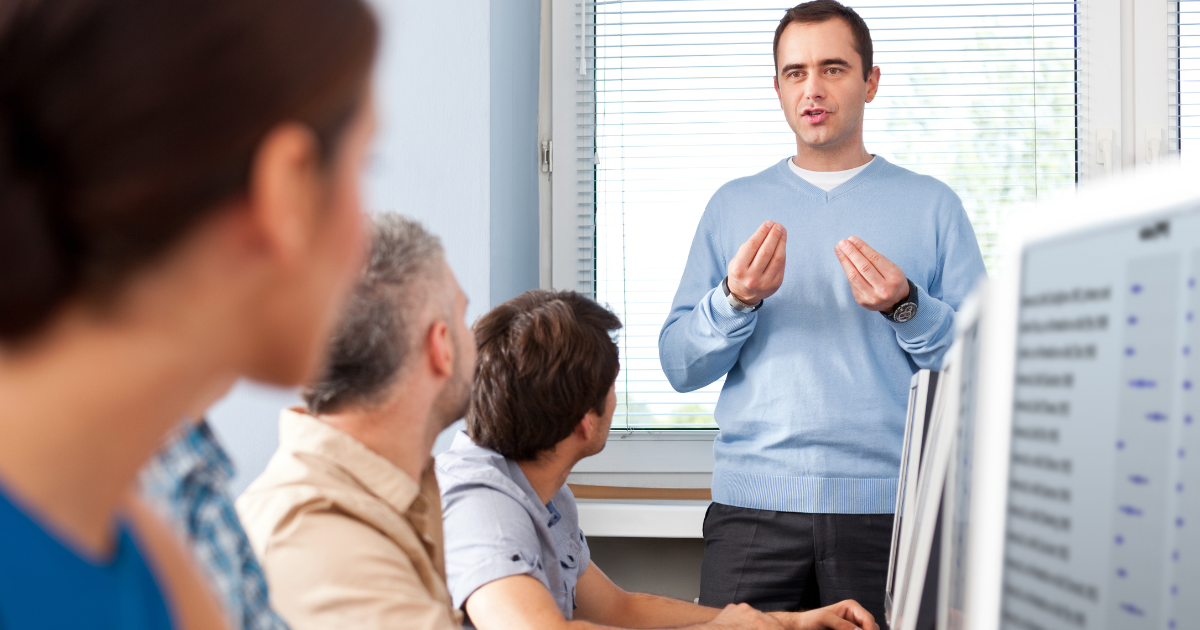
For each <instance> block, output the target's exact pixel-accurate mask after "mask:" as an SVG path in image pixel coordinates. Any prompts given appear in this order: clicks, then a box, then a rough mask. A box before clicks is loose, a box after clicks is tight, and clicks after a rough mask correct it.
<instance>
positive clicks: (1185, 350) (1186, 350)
mask: <svg viewBox="0 0 1200 630" xmlns="http://www.w3.org/2000/svg"><path fill="white" fill-rule="evenodd" d="M1191 354H1192V347H1191V346H1184V347H1183V356H1185V357H1186V356H1191Z"/></svg>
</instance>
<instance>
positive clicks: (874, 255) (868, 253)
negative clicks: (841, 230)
mask: <svg viewBox="0 0 1200 630" xmlns="http://www.w3.org/2000/svg"><path fill="white" fill-rule="evenodd" d="M846 240H848V241H850V244H851V245H854V246H855V247H857V248H858V250H859V251H861V252H862V253H863V256H865V257H866V258H867V260H869V261H871V264H873V265H875V268H876V269H878V270H879V272H880V273H882V274H883V275H884V277H888V278H890V277H891V276H893V275H895V274H896V273H898V272H899V271H900V268H899V267H897V266H896V265H894V264H892V261H890V260H888V259H887V258H885V257H884V255H883V254H880V253H879V252H877V251H875V249H874V248H873V247H871V246H870V245H867V242H866V241H864V240H862V239H861V238H858V237H857V236H851V237H850V238H848V239H846Z"/></svg>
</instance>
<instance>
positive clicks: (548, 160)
mask: <svg viewBox="0 0 1200 630" xmlns="http://www.w3.org/2000/svg"><path fill="white" fill-rule="evenodd" d="M538 155H539V161H540V162H541V165H542V172H543V173H553V172H554V141H553V140H543V141H542V146H541V149H540V150H539V151H538Z"/></svg>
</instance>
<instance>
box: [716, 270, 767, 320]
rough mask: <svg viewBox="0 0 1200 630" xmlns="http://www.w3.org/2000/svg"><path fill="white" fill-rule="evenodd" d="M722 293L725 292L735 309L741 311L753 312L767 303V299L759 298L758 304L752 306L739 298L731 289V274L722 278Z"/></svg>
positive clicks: (726, 297)
mask: <svg viewBox="0 0 1200 630" xmlns="http://www.w3.org/2000/svg"><path fill="white" fill-rule="evenodd" d="M721 293H724V294H725V301H726V302H729V305H730V306H732V307H733V310H735V311H737V312H739V313H753V312H754V311H757V310H758V309H760V308H762V305H763V304H765V303H766V300H759V301H758V304H755V305H754V306H750V305H749V304H746V303H744V302H742V301H741V300H739V299H737V298H736V297H735V296H734V295H733V293H732V292H731V291H730V290H729V276H725V277H724V278H722V279H721Z"/></svg>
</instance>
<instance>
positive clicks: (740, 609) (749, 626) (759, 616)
mask: <svg viewBox="0 0 1200 630" xmlns="http://www.w3.org/2000/svg"><path fill="white" fill-rule="evenodd" d="M689 627H690V626H689ZM697 627H698V628H703V629H704V630H786V628H785V626H784V625H783V624H782V623H780V622H779V621H778V620H776V619H775V618H773V617H771V616H770V615H768V614H766V613H763V612H759V611H757V610H755V609H754V608H753V607H751V606H750V605H749V604H730V605H728V606H726V607H725V609H724V610H722V611H721V613H720V614H718V615H717V616H716V617H715V618H713V620H712V621H710V622H708V623H706V624H703V625H701V626H697Z"/></svg>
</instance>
